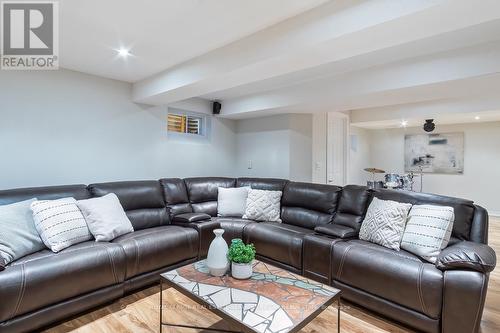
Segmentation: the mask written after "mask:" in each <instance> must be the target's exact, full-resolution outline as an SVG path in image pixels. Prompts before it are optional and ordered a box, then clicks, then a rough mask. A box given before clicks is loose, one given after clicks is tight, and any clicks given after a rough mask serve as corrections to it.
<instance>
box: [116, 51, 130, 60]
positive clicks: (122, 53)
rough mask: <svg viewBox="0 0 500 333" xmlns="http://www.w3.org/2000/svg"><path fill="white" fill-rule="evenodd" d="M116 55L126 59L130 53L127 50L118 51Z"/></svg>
mask: <svg viewBox="0 0 500 333" xmlns="http://www.w3.org/2000/svg"><path fill="white" fill-rule="evenodd" d="M118 55H119V56H120V57H123V58H126V57H128V56H129V55H130V51H129V50H127V49H119V50H118Z"/></svg>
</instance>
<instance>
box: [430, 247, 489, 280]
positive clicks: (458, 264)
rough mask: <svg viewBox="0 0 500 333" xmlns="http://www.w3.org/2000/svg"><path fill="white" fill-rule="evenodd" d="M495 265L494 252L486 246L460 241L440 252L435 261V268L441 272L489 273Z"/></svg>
mask: <svg viewBox="0 0 500 333" xmlns="http://www.w3.org/2000/svg"><path fill="white" fill-rule="evenodd" d="M496 263H497V257H496V254H495V251H494V250H493V249H492V248H491V247H489V246H488V245H485V244H481V243H474V242H468V241H462V242H458V243H456V244H453V245H451V246H448V247H447V248H445V249H444V250H443V251H441V253H440V254H439V256H438V258H437V260H436V267H437V268H438V269H440V270H442V271H446V270H452V269H469V270H474V271H478V272H481V273H489V272H491V271H492V270H493V269H494V268H495V266H496Z"/></svg>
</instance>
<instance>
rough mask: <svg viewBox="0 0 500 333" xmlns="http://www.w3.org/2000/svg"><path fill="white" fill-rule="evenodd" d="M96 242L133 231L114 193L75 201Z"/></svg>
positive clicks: (105, 240) (109, 239)
mask: <svg viewBox="0 0 500 333" xmlns="http://www.w3.org/2000/svg"><path fill="white" fill-rule="evenodd" d="M76 204H77V205H78V207H80V210H81V211H82V213H83V216H85V220H86V221H87V225H88V226H89V230H90V233H92V235H94V237H95V240H96V241H97V242H107V241H111V240H113V239H115V238H116V237H118V236H121V235H124V234H128V233H129V232H133V231H134V228H133V227H132V223H130V220H129V219H128V217H127V215H126V214H125V211H124V210H123V207H122V205H121V204H120V200H119V199H118V197H117V196H116V194H114V193H110V194H106V195H105V196H103V197H99V198H92V199H87V200H79V201H77V202H76Z"/></svg>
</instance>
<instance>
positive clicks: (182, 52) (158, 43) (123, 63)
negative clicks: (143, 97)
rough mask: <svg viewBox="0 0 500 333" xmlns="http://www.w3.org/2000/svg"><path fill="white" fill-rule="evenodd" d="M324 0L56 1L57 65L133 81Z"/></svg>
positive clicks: (267, 25)
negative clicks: (125, 53) (121, 52)
mask: <svg viewBox="0 0 500 333" xmlns="http://www.w3.org/2000/svg"><path fill="white" fill-rule="evenodd" d="M326 1H327V0H141V1H138V0H60V29H59V30H60V64H61V66H62V67H64V68H68V69H72V70H76V71H81V72H85V73H90V74H95V75H99V76H103V77H107V78H112V79H117V80H122V81H128V82H135V81H138V80H141V79H144V78H146V77H148V76H151V75H153V74H156V73H158V72H160V71H162V70H165V69H168V68H170V67H172V66H174V65H176V64H178V63H181V62H184V61H187V60H189V59H191V58H193V57H197V56H200V55H202V54H204V53H206V52H209V51H211V50H214V49H216V48H219V47H221V46H224V45H226V44H228V43H230V42H233V41H235V40H237V39H240V38H242V37H245V36H247V35H249V34H252V33H254V32H256V31H259V30H262V29H264V28H266V27H269V26H271V25H273V24H276V23H278V22H280V21H282V20H284V19H287V18H289V17H292V16H295V15H297V14H300V13H302V12H304V11H306V10H308V9H310V8H313V7H315V6H317V5H319V4H321V3H324V2H326ZM121 47H125V48H130V52H131V53H132V54H133V57H130V58H129V59H126V60H125V59H122V58H118V57H117V54H116V49H119V48H121Z"/></svg>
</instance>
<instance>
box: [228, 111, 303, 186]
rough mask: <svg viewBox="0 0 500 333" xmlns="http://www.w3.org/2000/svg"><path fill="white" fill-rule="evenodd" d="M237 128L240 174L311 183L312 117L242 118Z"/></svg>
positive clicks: (289, 115)
mask: <svg viewBox="0 0 500 333" xmlns="http://www.w3.org/2000/svg"><path fill="white" fill-rule="evenodd" d="M236 129H237V157H236V159H237V162H236V173H237V174H238V175H240V176H247V177H277V178H287V179H292V180H296V181H311V173H312V170H311V156H312V150H311V149H312V146H311V140H312V117H311V115H301V114H283V115H276V116H268V117H259V118H252V119H242V120H238V121H237V124H236ZM250 165H251V169H250V168H249V167H250Z"/></svg>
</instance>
